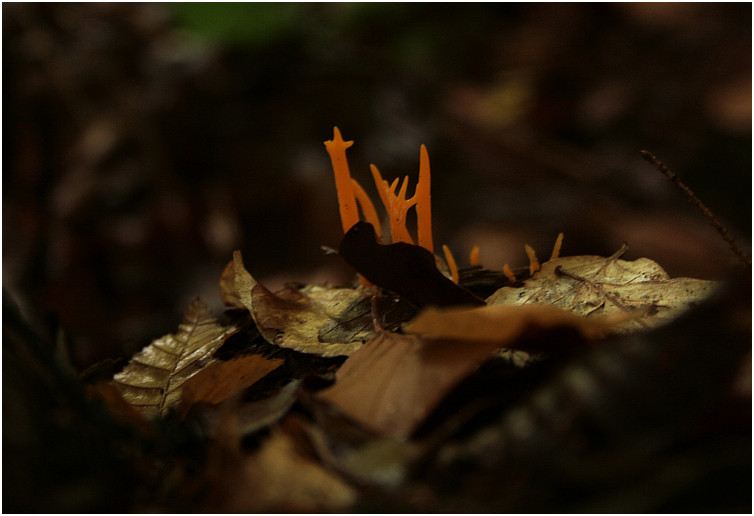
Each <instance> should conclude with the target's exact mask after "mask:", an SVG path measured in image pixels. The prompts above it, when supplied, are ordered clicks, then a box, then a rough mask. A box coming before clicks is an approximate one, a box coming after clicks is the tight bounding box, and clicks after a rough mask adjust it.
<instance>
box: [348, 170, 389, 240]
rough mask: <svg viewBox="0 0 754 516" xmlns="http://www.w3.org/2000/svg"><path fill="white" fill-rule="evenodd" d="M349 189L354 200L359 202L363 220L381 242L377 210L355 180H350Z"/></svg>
mask: <svg viewBox="0 0 754 516" xmlns="http://www.w3.org/2000/svg"><path fill="white" fill-rule="evenodd" d="M351 187H353V193H354V195H355V196H356V200H357V201H359V206H361V212H362V213H363V214H364V218H365V219H367V222H369V223H370V224H371V225H372V226H374V232H375V233H377V239H378V240H382V228H381V227H380V219H379V217H378V216H377V210H375V209H374V204H372V200H371V199H370V198H369V196H368V195H367V193H366V192H365V191H364V189H363V188H362V187H361V185H360V184H359V182H358V181H356V180H355V179H351Z"/></svg>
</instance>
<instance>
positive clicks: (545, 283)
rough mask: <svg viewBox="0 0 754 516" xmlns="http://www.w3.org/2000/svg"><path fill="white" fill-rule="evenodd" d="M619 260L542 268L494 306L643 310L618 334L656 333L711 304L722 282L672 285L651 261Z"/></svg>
mask: <svg viewBox="0 0 754 516" xmlns="http://www.w3.org/2000/svg"><path fill="white" fill-rule="evenodd" d="M625 250H626V248H625V247H624V248H623V249H621V250H620V251H618V252H617V253H616V254H614V255H613V256H610V257H607V258H604V257H600V256H569V257H567V258H558V259H556V260H552V261H549V262H547V263H545V264H543V265H542V269H541V270H540V271H539V272H537V273H536V274H534V276H533V277H532V278H530V279H528V280H526V282H525V284H524V286H523V287H520V288H512V287H503V288H501V289H499V290H498V291H497V292H495V293H494V294H492V295H491V296H490V297H489V298H488V299H487V303H488V304H489V305H529V304H544V305H552V306H556V307H558V308H562V309H563V310H567V311H569V312H573V313H575V314H579V315H583V316H590V317H591V316H594V315H608V314H614V313H630V312H632V311H635V310H637V309H640V308H643V309H645V310H646V313H645V314H644V315H643V316H642V317H638V318H629V319H627V320H625V321H624V322H623V323H621V324H619V325H618V327H617V328H616V331H621V332H628V331H635V330H641V329H646V328H652V327H656V326H659V325H661V324H663V323H665V322H668V321H670V320H672V319H674V318H676V317H677V316H678V315H680V314H681V313H683V312H684V311H685V310H686V309H688V308H689V307H690V306H692V305H694V304H698V303H700V302H701V301H703V300H704V299H706V298H707V297H708V296H709V295H710V294H711V293H712V292H713V291H714V290H715V289H716V288H717V286H718V283H717V282H714V281H705V280H698V279H692V278H676V279H670V277H669V276H668V274H667V273H666V272H665V271H664V270H663V269H662V267H660V266H659V265H658V264H657V263H655V262H653V261H652V260H649V259H647V258H640V259H638V260H634V261H626V260H620V259H619V257H620V256H621V255H622V254H623V253H624V252H625Z"/></svg>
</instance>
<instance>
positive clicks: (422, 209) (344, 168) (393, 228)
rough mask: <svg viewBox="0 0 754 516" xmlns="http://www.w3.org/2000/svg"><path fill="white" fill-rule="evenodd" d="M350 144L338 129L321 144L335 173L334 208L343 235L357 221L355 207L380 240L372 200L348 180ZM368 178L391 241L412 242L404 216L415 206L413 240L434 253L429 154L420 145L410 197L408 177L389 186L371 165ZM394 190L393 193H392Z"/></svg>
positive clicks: (380, 233) (379, 231) (380, 234)
mask: <svg viewBox="0 0 754 516" xmlns="http://www.w3.org/2000/svg"><path fill="white" fill-rule="evenodd" d="M351 145H353V142H352V141H348V142H347V141H343V137H342V136H341V134H340V130H339V129H338V128H337V127H335V128H334V129H333V139H332V140H329V141H326V142H325V147H326V148H327V153H328V154H329V155H330V161H331V162H332V167H333V172H334V173H335V187H336V189H337V191H338V205H339V207H340V220H341V222H342V223H343V232H344V233H346V232H347V231H348V230H349V229H351V226H353V225H354V224H356V223H357V222H358V221H359V212H358V208H357V207H356V206H357V202H358V205H359V206H360V207H361V212H362V213H363V214H364V218H365V219H366V221H367V222H369V223H370V224H372V226H374V230H375V232H376V233H377V236H378V238H380V239H381V238H382V231H381V228H380V221H379V218H378V216H377V210H375V208H374V205H373V204H372V201H371V200H370V199H369V196H368V195H367V194H366V192H365V191H364V189H363V188H362V187H361V185H360V184H359V183H358V181H356V180H355V179H353V178H351V172H350V171H349V169H348V161H347V160H346V149H347V148H348V147H350V146H351ZM371 170H372V178H373V179H374V184H375V186H376V187H377V192H378V193H379V195H380V200H382V204H383V205H384V206H385V210H386V211H387V214H388V219H389V223H390V234H391V236H392V239H393V242H406V243H409V244H413V243H414V240H413V238H411V235H410V234H409V232H408V228H406V215H407V214H408V210H409V208H411V207H412V206H416V220H417V240H418V245H420V246H421V247H424V248H425V249H427V250H428V251H430V252H434V248H433V243H432V207H431V204H430V203H431V198H430V173H429V155H428V154H427V148H426V147H425V146H424V145H422V146H421V150H420V153H419V181H418V183H417V185H416V191H415V192H414V195H413V196H412V197H410V198H408V199H407V198H406V191H407V189H408V176H407V177H405V178H404V179H403V183H402V184H401V186H400V188H398V183H399V180H398V179H395V180H394V181H393V182H392V184H388V182H387V181H385V180H384V179H382V176H381V175H380V171H379V170H378V169H377V167H375V166H374V165H371ZM396 190H397V192H396Z"/></svg>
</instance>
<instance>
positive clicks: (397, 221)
mask: <svg viewBox="0 0 754 516" xmlns="http://www.w3.org/2000/svg"><path fill="white" fill-rule="evenodd" d="M369 168H370V169H371V170H372V177H373V178H374V184H375V186H376V187H377V191H378V192H379V194H380V198H381V199H382V204H384V205H385V209H386V210H387V214H388V218H389V220H390V234H391V236H392V237H393V242H406V243H408V244H413V243H414V240H413V238H411V235H409V233H408V229H407V228H406V215H407V214H408V209H409V208H410V207H411V206H413V205H414V204H416V201H415V200H414V197H415V196H414V197H412V198H411V199H406V189H407V188H408V176H406V177H405V178H404V179H403V184H402V185H401V189H400V191H399V192H398V194H397V195H396V193H395V189H396V188H397V187H398V181H399V179H398V178H396V179H395V180H394V181H393V183H392V184H391V185H390V186H388V184H387V181H385V180H384V179H382V175H381V174H380V171H379V170H378V169H377V167H376V166H374V165H370V166H369Z"/></svg>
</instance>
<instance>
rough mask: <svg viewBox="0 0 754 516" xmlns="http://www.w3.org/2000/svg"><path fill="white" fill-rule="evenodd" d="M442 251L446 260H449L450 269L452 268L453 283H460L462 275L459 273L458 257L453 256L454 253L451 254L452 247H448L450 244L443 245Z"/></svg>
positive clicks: (451, 277)
mask: <svg viewBox="0 0 754 516" xmlns="http://www.w3.org/2000/svg"><path fill="white" fill-rule="evenodd" d="M442 252H443V253H445V261H446V262H448V269H450V279H452V280H453V283H455V284H456V285H458V281H459V280H460V277H459V275H458V265H456V259H455V258H453V255H452V254H451V252H450V249H448V246H446V245H443V246H442Z"/></svg>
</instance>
